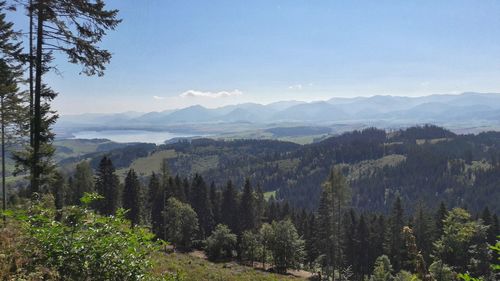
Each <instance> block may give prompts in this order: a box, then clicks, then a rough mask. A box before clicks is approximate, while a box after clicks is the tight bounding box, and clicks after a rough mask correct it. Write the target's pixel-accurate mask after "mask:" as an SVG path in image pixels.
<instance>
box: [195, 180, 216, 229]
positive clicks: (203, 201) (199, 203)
mask: <svg viewBox="0 0 500 281" xmlns="http://www.w3.org/2000/svg"><path fill="white" fill-rule="evenodd" d="M192 191H193V192H192V206H193V209H194V210H195V212H196V214H197V215H198V221H199V223H200V232H199V235H200V238H201V239H205V238H206V237H207V236H208V235H209V234H210V233H211V232H212V230H213V227H214V218H213V213H212V209H211V208H210V199H209V197H208V188H207V185H206V184H205V181H204V180H203V178H202V177H201V176H200V175H198V174H196V175H195V176H194V178H193V183H192Z"/></svg>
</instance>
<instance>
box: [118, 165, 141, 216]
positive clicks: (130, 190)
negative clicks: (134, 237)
mask: <svg viewBox="0 0 500 281" xmlns="http://www.w3.org/2000/svg"><path fill="white" fill-rule="evenodd" d="M122 195H123V199H122V202H123V208H124V209H125V210H128V211H127V213H126V215H125V216H126V218H127V219H128V220H130V222H131V223H132V225H138V224H140V223H141V220H142V218H143V212H142V207H143V206H142V202H143V201H142V193H141V184H140V182H139V179H138V178H137V174H136V173H135V171H134V170H133V169H130V170H129V171H128V173H127V177H126V178H125V185H124V188H123V194H122Z"/></svg>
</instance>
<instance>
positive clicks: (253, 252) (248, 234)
mask: <svg viewBox="0 0 500 281" xmlns="http://www.w3.org/2000/svg"><path fill="white" fill-rule="evenodd" d="M260 240H261V239H260V236H259V234H257V233H253V232H252V231H248V230H247V231H244V232H243V234H242V235H241V243H240V249H241V258H242V260H244V261H249V262H250V263H251V264H252V265H253V262H254V261H255V260H256V259H257V257H259V256H261V255H262V254H261V252H262V244H261V241H260Z"/></svg>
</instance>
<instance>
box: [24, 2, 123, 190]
mask: <svg viewBox="0 0 500 281" xmlns="http://www.w3.org/2000/svg"><path fill="white" fill-rule="evenodd" d="M27 8H28V11H29V12H30V14H31V13H32V12H33V13H34V14H35V15H36V18H37V23H36V27H37V28H36V46H35V50H36V52H35V56H34V65H35V75H34V76H35V89H34V100H33V161H32V162H33V165H32V178H33V181H32V191H33V192H38V191H39V188H40V183H41V180H40V176H41V175H42V174H43V172H44V171H42V170H41V165H40V164H39V162H40V161H41V159H42V157H41V154H40V152H41V151H42V144H43V143H44V142H43V140H42V139H43V136H42V132H43V129H42V127H43V125H42V123H43V122H42V119H43V109H42V107H43V106H42V96H43V94H42V93H43V83H42V76H43V74H44V73H45V72H47V70H49V69H50V67H49V65H48V63H49V61H50V58H51V55H52V52H53V51H59V52H61V53H63V54H65V55H66V56H67V57H68V59H69V62H70V63H76V64H81V65H83V70H82V72H83V73H85V74H87V75H94V74H98V75H102V74H103V73H104V69H105V67H104V65H105V64H106V63H108V62H109V61H110V59H111V53H110V52H108V51H107V50H103V49H100V48H99V47H98V46H97V43H98V42H100V41H101V40H102V38H103V36H104V35H105V34H106V31H107V30H113V29H114V28H115V27H116V26H117V25H118V24H119V23H120V20H118V19H116V16H117V13H118V11H117V10H105V9H104V8H105V5H104V2H103V1H101V0H100V1H97V2H94V1H89V0H83V1H54V0H37V1H33V2H31V1H30V3H29V5H28V7H27ZM30 44H31V42H30Z"/></svg>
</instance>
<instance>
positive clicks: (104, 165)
mask: <svg viewBox="0 0 500 281" xmlns="http://www.w3.org/2000/svg"><path fill="white" fill-rule="evenodd" d="M119 184H120V183H119V181H118V176H116V174H115V168H114V167H113V163H112V162H111V159H110V158H108V157H107V156H104V157H103V158H102V159H101V162H99V167H98V168H97V171H96V179H95V188H96V191H97V193H98V194H99V195H101V196H103V197H104V198H103V199H102V200H99V201H98V202H97V210H98V211H99V212H100V213H102V214H104V215H113V214H114V213H115V212H116V210H117V208H118V203H119V198H118V197H119Z"/></svg>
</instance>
